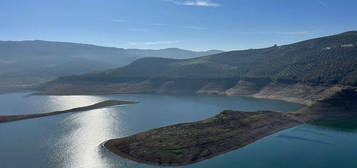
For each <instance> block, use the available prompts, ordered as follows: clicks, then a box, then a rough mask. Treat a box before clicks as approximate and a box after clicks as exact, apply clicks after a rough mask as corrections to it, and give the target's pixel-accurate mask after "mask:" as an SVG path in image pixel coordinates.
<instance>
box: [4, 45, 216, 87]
mask: <svg viewBox="0 0 357 168" xmlns="http://www.w3.org/2000/svg"><path fill="white" fill-rule="evenodd" d="M219 52H221V51H216V50H212V51H207V52H194V51H189V50H182V49H175V48H168V49H162V50H140V49H121V48H113V47H101V46H95V45H88V44H78V43H65V42H49V41H39V40H37V41H0V78H1V81H0V91H1V90H10V89H19V88H26V87H30V86H32V85H36V84H38V83H41V82H44V81H48V80H53V79H55V78H57V77H59V76H66V75H73V74H82V73H88V72H93V71H103V70H107V69H110V68H114V67H120V66H123V65H127V64H129V63H131V62H132V61H134V60H135V59H138V58H143V57H148V56H151V57H153V56H160V57H167V58H192V57H198V56H205V55H210V54H215V53H219Z"/></svg>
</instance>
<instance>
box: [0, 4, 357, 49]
mask: <svg viewBox="0 0 357 168" xmlns="http://www.w3.org/2000/svg"><path fill="white" fill-rule="evenodd" d="M356 11H357V0H16V1H15V0H0V21H1V22H0V40H34V39H36V40H50V41H66V42H78V43H89V44H96V45H103V46H114V47H121V48H151V49H158V48H170V47H178V48H184V49H191V50H207V49H222V50H234V49H247V48H260V47H267V46H272V45H273V44H287V43H292V42H296V41H300V40H305V39H310V38H314V37H320V36H325V35H331V34H335V33H340V32H344V31H349V30H357V21H356V20H357V19H356V18H357V12H356Z"/></svg>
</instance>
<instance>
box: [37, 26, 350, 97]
mask: <svg viewBox="0 0 357 168" xmlns="http://www.w3.org/2000/svg"><path fill="white" fill-rule="evenodd" d="M356 85H357V31H350V32H345V33H341V34H337V35H332V36H327V37H321V38H316V39H311V40H306V41H301V42H297V43H293V44H288V45H282V46H276V45H275V46H272V47H268V48H262V49H249V50H240V51H229V52H223V53H218V54H212V55H208V56H202V57H197V58H190V59H171V58H142V59H138V60H136V61H134V62H133V63H131V64H129V65H126V66H123V67H120V68H116V69H111V70H106V71H102V72H96V73H87V74H83V75H73V76H66V77H61V78H58V79H57V80H54V81H52V82H49V83H47V84H46V85H43V86H42V87H41V88H40V90H41V92H42V93H47V94H106V93H207V94H226V95H250V96H254V97H264V98H277V99H284V100H288V101H293V102H299V103H303V104H309V103H311V102H312V101H314V100H316V99H319V98H321V97H324V96H325V95H326V94H331V93H333V92H334V90H336V87H337V88H338V87H340V86H356Z"/></svg>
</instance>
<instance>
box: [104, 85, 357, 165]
mask: <svg viewBox="0 0 357 168" xmlns="http://www.w3.org/2000/svg"><path fill="white" fill-rule="evenodd" d="M356 100H357V90H356V88H344V89H342V90H341V91H340V92H338V93H336V94H334V95H333V96H331V97H329V98H326V99H324V100H320V101H318V102H316V103H315V104H313V105H311V106H307V107H305V108H303V109H301V110H299V111H297V112H288V113H282V112H274V111H257V112H241V111H231V110H225V111H223V112H221V113H220V114H218V115H216V116H214V117H211V118H208V119H206V120H202V121H197V122H193V123H184V124H177V125H172V126H167V127H162V128H158V129H153V130H149V131H146V132H142V133H138V134H135V135H132V136H129V137H123V138H119V139H111V140H108V141H106V142H105V143H104V147H105V148H107V149H108V150H109V151H111V152H113V153H115V154H117V155H119V156H121V157H124V158H127V159H131V160H134V161H137V162H141V163H147V164H152V165H160V166H182V165H187V164H192V163H195V162H198V161H202V160H206V159H209V158H211V157H214V156H217V155H220V154H223V153H226V152H229V151H232V150H235V149H239V148H241V147H244V146H246V145H248V144H250V143H253V142H255V141H256V140H259V139H261V138H263V137H265V136H269V135H271V134H273V133H276V132H278V131H281V130H284V129H287V128H291V127H295V126H297V125H300V124H304V123H307V122H311V121H325V120H339V119H350V118H352V117H357V105H356Z"/></svg>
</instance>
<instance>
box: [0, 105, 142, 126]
mask: <svg viewBox="0 0 357 168" xmlns="http://www.w3.org/2000/svg"><path fill="white" fill-rule="evenodd" d="M135 103H137V102H132V101H121V100H106V101H102V102H99V103H95V104H92V105H89V106H83V107H77V108H72V109H69V110H63V111H54V112H48V113H39V114H20V115H0V123H3V122H10V121H16V120H24V119H31V118H40V117H46V116H51V115H58V114H63V113H74V112H81V111H88V110H94V109H99V108H104V107H110V106H116V105H123V104H135Z"/></svg>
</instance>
